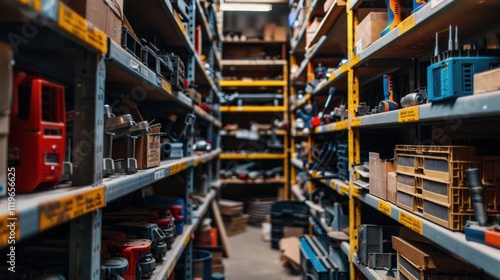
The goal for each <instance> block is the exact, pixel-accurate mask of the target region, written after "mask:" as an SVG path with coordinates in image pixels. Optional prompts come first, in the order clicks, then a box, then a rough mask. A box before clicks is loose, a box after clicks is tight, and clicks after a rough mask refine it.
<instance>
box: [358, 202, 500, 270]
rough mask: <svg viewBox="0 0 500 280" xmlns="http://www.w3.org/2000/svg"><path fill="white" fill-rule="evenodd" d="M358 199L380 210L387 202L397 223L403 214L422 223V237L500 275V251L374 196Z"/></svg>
mask: <svg viewBox="0 0 500 280" xmlns="http://www.w3.org/2000/svg"><path fill="white" fill-rule="evenodd" d="M358 199H359V200H361V201H362V202H364V203H366V204H367V205H369V206H371V207H373V208H375V209H379V202H381V201H382V202H385V203H386V204H387V205H389V206H390V209H391V211H390V212H391V213H390V214H391V216H390V217H391V218H392V219H394V220H395V221H398V222H399V221H400V214H401V213H403V214H405V215H406V216H410V217H412V218H413V219H414V220H417V221H420V222H421V223H422V235H423V236H424V237H426V238H428V239H430V240H432V241H433V242H434V243H436V244H438V245H439V246H441V247H442V248H444V249H445V250H447V251H449V253H451V254H453V255H456V256H458V257H460V258H462V259H464V260H465V261H467V262H469V263H471V264H472V265H474V266H477V267H479V268H482V269H483V270H484V271H485V272H486V273H488V274H490V275H500V265H499V264H500V250H499V249H496V248H493V247H490V246H486V245H484V244H479V243H476V242H469V241H467V240H466V239H465V235H464V234H463V233H461V232H454V231H450V230H448V229H446V228H444V227H441V226H439V225H437V224H435V223H432V222H430V221H427V220H426V219H424V218H421V217H419V216H416V215H414V214H412V213H410V212H408V211H405V210H403V209H400V208H398V207H397V206H395V205H393V204H391V203H389V202H387V201H384V200H382V199H380V198H377V197H375V196H373V195H370V194H367V193H361V195H360V196H359V197H358Z"/></svg>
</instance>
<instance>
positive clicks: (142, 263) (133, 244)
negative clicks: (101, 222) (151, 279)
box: [102, 231, 156, 280]
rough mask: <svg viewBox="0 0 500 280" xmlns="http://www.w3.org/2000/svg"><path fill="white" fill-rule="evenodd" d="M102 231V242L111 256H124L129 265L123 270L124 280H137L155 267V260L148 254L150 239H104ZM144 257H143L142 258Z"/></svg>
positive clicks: (148, 273)
mask: <svg viewBox="0 0 500 280" xmlns="http://www.w3.org/2000/svg"><path fill="white" fill-rule="evenodd" d="M104 232H105V231H103V240H102V242H103V244H106V247H107V248H108V252H109V253H110V254H111V255H112V256H120V257H124V258H126V259H127V260H128V263H129V267H128V269H127V271H126V272H125V277H124V278H125V280H137V279H141V277H146V276H148V275H150V274H151V272H152V271H153V270H154V269H156V261H155V259H154V258H152V257H150V256H149V255H148V252H149V250H150V248H151V244H152V242H151V240H148V239H118V240H106V239H104V238H105V235H104ZM144 257H145V258H144Z"/></svg>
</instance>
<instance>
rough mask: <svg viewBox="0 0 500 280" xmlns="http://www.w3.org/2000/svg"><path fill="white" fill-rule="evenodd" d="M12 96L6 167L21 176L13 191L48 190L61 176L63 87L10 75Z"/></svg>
mask: <svg viewBox="0 0 500 280" xmlns="http://www.w3.org/2000/svg"><path fill="white" fill-rule="evenodd" d="M12 97H13V102H12V103H13V104H12V111H11V115H10V134H9V147H8V165H9V167H15V168H16V173H17V174H22V175H23V176H17V177H16V191H17V192H31V191H33V190H35V189H36V188H52V187H54V186H55V185H56V184H58V183H59V182H60V181H61V178H62V175H63V160H64V155H65V149H66V108H65V101H64V87H63V86H61V85H58V84H55V83H51V82H48V81H46V80H44V79H43V78H41V77H40V76H39V75H35V74H32V73H27V72H23V71H19V72H17V73H15V74H14V82H13V96H12ZM28 174H29V175H28Z"/></svg>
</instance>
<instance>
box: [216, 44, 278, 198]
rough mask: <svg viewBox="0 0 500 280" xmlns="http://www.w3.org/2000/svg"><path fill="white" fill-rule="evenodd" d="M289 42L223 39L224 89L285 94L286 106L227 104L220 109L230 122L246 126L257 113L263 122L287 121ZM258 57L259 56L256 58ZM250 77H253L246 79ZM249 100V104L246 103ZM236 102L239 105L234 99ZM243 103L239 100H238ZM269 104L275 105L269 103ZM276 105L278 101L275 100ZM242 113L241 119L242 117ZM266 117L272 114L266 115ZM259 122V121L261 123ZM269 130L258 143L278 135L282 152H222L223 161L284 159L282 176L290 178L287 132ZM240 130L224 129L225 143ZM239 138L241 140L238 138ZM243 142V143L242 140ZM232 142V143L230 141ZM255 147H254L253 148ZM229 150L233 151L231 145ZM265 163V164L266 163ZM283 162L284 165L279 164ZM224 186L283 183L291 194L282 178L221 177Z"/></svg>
mask: <svg viewBox="0 0 500 280" xmlns="http://www.w3.org/2000/svg"><path fill="white" fill-rule="evenodd" d="M285 44H286V42H282V41H265V40H253V39H251V40H245V41H237V40H233V41H227V40H226V41H223V47H224V51H225V53H224V54H223V59H222V66H223V67H224V68H223V70H225V69H228V70H227V71H223V74H224V75H223V76H224V77H225V78H224V79H223V80H222V81H221V83H220V85H221V88H222V91H227V92H230V91H235V92H245V93H246V94H254V93H255V94H258V93H260V92H265V93H270V92H275V91H276V92H278V91H279V93H282V94H283V99H282V100H280V104H283V105H275V106H273V105H257V104H260V103H253V104H252V103H251V102H252V101H245V100H243V102H242V103H243V104H242V105H241V106H233V105H232V104H228V105H225V106H220V112H221V113H222V114H223V116H222V119H223V120H224V119H225V118H226V119H227V120H229V121H230V122H235V123H237V124H239V126H241V127H240V130H241V128H246V126H247V125H248V124H246V122H247V120H248V119H250V118H252V116H254V115H256V114H258V115H259V117H261V119H262V120H259V121H260V122H263V123H265V122H269V121H271V120H272V119H276V118H277V119H280V120H287V112H288V106H287V105H286V104H287V103H288V96H287V93H288V90H287V85H288V72H287V71H288V69H287V67H288V62H287V61H286V60H285V59H283V58H285V57H286V45H285ZM261 53H265V56H264V57H265V58H260V57H258V56H259V55H260V54H261ZM254 56H256V57H254ZM248 76H250V77H251V78H245V77H248ZM246 102H248V104H247V103H246ZM233 104H236V103H235V102H233ZM238 104H240V103H238ZM269 104H273V103H271V102H269ZM274 104H277V103H274ZM240 116H241V118H240ZM267 116H269V117H268V118H267ZM266 118H267V119H266ZM259 121H258V122H259ZM272 130H273V131H272V133H271V131H270V130H268V131H259V132H258V134H259V136H260V137H261V139H259V140H258V141H259V143H260V144H262V145H266V143H265V141H264V140H262V139H263V138H262V137H264V138H267V137H271V136H273V135H274V136H278V137H279V139H280V141H281V142H282V143H283V146H284V147H285V148H284V149H283V152H281V153H266V152H265V151H256V152H253V151H249V152H248V153H229V151H227V152H223V153H222V154H221V155H220V160H221V162H222V163H224V164H225V163H227V162H229V163H231V164H236V163H235V162H239V161H251V160H255V161H266V160H267V161H272V160H274V161H282V162H283V173H284V174H283V178H288V177H287V176H288V156H287V149H286V147H288V132H287V131H286V130H282V129H276V130H274V129H272ZM237 133H238V131H221V133H220V135H221V136H223V141H224V143H228V144H229V143H231V142H230V141H232V139H233V138H234V137H236V138H237ZM236 141H239V140H236ZM241 143H243V142H241ZM229 145H232V143H231V144H229ZM238 149H241V148H238ZM251 149H254V148H251ZM228 150H231V149H230V148H228ZM263 164H265V163H263ZM280 165H281V164H280ZM221 183H222V184H223V185H228V184H231V185H237V186H238V187H239V185H242V184H245V185H248V184H272V185H276V186H278V187H281V186H284V192H283V193H284V197H287V196H288V182H287V180H283V179H272V180H269V179H257V180H221Z"/></svg>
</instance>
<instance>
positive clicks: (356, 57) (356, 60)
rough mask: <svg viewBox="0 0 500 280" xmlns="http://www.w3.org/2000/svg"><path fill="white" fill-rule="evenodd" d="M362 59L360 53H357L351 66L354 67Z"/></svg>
mask: <svg viewBox="0 0 500 280" xmlns="http://www.w3.org/2000/svg"><path fill="white" fill-rule="evenodd" d="M360 60H361V58H360V56H359V54H357V55H355V56H354V57H353V58H352V60H351V63H349V64H350V65H351V67H353V66H354V65H356V64H358V63H359V61H360Z"/></svg>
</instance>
